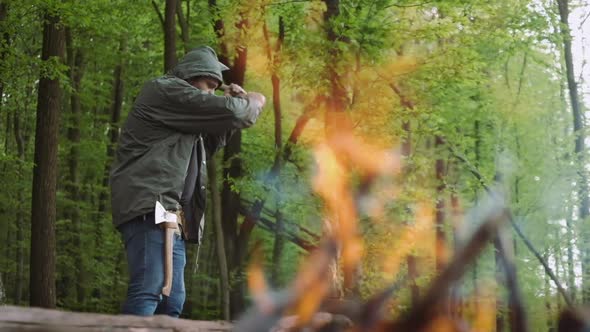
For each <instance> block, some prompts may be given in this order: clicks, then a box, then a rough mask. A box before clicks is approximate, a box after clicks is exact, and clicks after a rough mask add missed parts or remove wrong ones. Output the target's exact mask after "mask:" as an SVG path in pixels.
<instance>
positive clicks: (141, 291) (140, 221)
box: [118, 213, 186, 317]
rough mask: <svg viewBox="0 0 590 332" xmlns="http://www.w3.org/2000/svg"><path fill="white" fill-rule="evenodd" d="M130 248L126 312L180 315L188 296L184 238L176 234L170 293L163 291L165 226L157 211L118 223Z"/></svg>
mask: <svg viewBox="0 0 590 332" xmlns="http://www.w3.org/2000/svg"><path fill="white" fill-rule="evenodd" d="M118 229H119V231H120V232H121V236H122V238H123V242H124V243H125V250H126V251H127V264H128V267H129V287H128V288H127V300H126V301H125V304H124V305H123V310H122V313H123V314H130V315H139V316H150V315H154V314H156V315H158V314H163V315H168V316H172V317H178V316H179V315H180V313H181V312H182V306H183V304H184V299H185V294H186V291H185V288H184V266H185V265H186V254H185V248H184V240H183V239H182V237H181V236H180V235H178V234H174V249H173V253H174V255H173V277H172V290H171V292H170V296H169V297H166V296H163V295H162V287H163V285H164V230H163V229H161V228H160V227H159V226H157V225H156V224H155V222H154V214H153V213H148V214H146V215H145V216H142V217H138V218H135V219H133V220H131V221H128V222H126V223H124V224H122V225H121V226H119V227H118Z"/></svg>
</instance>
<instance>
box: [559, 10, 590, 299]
mask: <svg viewBox="0 0 590 332" xmlns="http://www.w3.org/2000/svg"><path fill="white" fill-rule="evenodd" d="M557 7H558V10H559V18H560V23H561V24H560V26H559V31H560V32H561V37H562V41H563V56H564V61H565V68H566V71H565V75H566V79H567V87H568V90H569V96H570V104H571V105H570V106H571V108H572V116H573V125H574V136H575V138H574V140H575V145H574V153H575V156H576V161H577V167H578V170H577V171H578V181H576V182H577V186H578V201H579V205H578V220H579V221H580V226H581V229H582V230H583V231H582V234H581V237H582V241H581V242H582V246H581V248H582V249H581V250H582V283H583V284H582V301H583V302H584V303H590V245H589V244H590V234H589V230H588V227H586V226H585V224H586V222H587V221H588V220H587V219H588V216H589V215H590V197H588V194H589V192H588V174H587V171H586V165H585V160H586V158H585V157H584V153H585V146H584V145H585V144H584V140H585V138H586V133H585V128H584V122H583V115H582V110H581V105H580V97H579V93H578V85H577V83H576V74H575V72H574V59H573V54H572V35H571V32H570V27H569V15H570V10H569V0H557Z"/></svg>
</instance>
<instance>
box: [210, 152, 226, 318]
mask: <svg viewBox="0 0 590 332" xmlns="http://www.w3.org/2000/svg"><path fill="white" fill-rule="evenodd" d="M215 164H216V162H215V158H211V159H209V164H208V165H207V167H208V173H209V174H212V176H211V177H210V179H209V186H210V188H211V206H212V209H211V210H212V211H213V213H212V218H213V225H214V226H215V227H214V229H215V244H216V246H217V260H218V262H219V275H220V276H219V277H220V278H219V281H220V283H221V285H220V288H221V289H220V293H221V313H222V318H223V320H225V321H229V320H230V309H229V304H230V302H229V293H230V288H229V273H228V268H227V256H226V252H225V242H224V241H223V227H222V225H221V211H222V209H221V195H220V193H219V189H218V185H217V176H215V175H216V169H217V167H216V165H215Z"/></svg>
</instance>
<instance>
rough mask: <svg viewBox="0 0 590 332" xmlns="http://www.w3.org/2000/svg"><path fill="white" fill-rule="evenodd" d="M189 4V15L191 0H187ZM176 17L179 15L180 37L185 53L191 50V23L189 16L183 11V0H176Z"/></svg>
mask: <svg viewBox="0 0 590 332" xmlns="http://www.w3.org/2000/svg"><path fill="white" fill-rule="evenodd" d="M185 2H186V5H187V15H188V13H189V10H188V8H189V7H190V1H185ZM176 17H178V25H180V38H181V39H182V47H183V49H184V52H185V53H188V51H190V47H189V40H190V37H189V33H190V31H189V25H188V16H187V17H186V18H185V17H184V13H183V12H182V0H176Z"/></svg>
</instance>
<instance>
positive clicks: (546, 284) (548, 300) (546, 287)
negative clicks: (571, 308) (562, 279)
mask: <svg viewBox="0 0 590 332" xmlns="http://www.w3.org/2000/svg"><path fill="white" fill-rule="evenodd" d="M543 258H544V259H545V260H547V258H548V257H547V254H544V255H543ZM543 280H544V293H545V314H546V315H547V316H546V319H547V331H548V332H550V331H552V325H553V320H554V318H553V309H552V307H551V285H550V281H549V278H548V277H547V275H544V276H543Z"/></svg>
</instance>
